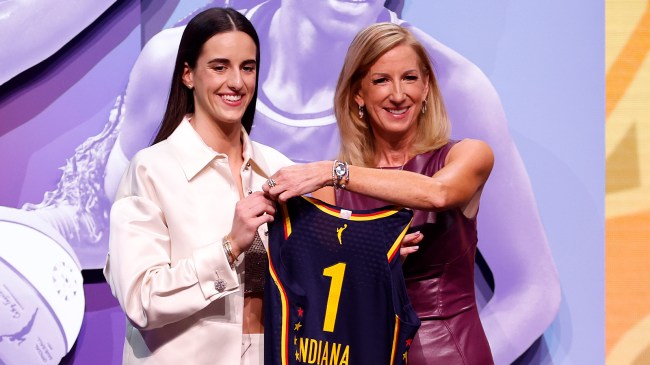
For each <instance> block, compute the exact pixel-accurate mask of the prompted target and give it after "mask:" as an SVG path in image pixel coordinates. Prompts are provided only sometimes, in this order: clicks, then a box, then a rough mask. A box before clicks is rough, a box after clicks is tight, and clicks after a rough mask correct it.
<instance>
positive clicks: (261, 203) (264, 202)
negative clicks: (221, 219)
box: [228, 191, 275, 257]
mask: <svg viewBox="0 0 650 365" xmlns="http://www.w3.org/2000/svg"><path fill="white" fill-rule="evenodd" d="M274 214H275V205H274V202H273V201H271V200H270V199H268V198H266V197H265V196H264V193H263V192H261V191H256V192H254V193H252V194H251V195H249V196H247V197H245V198H244V199H241V200H239V201H238V202H237V204H236V205H235V216H234V217H233V220H232V228H231V230H230V233H229V234H228V238H229V239H230V246H231V247H232V253H233V255H235V257H239V255H240V254H241V253H243V252H244V251H246V250H248V248H249V247H250V246H251V245H252V244H253V239H254V238H255V233H257V229H258V228H259V226H261V225H262V224H264V223H269V222H273V215H274Z"/></svg>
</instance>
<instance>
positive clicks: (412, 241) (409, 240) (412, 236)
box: [399, 231, 424, 262]
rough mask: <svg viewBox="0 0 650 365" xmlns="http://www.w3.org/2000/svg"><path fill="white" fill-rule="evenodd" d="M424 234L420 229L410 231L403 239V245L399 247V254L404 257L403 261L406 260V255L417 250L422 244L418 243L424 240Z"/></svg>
mask: <svg viewBox="0 0 650 365" xmlns="http://www.w3.org/2000/svg"><path fill="white" fill-rule="evenodd" d="M423 238H424V235H422V233H420V231H417V232H413V233H409V234H407V235H406V236H404V238H403V239H402V243H401V247H400V249H399V255H400V256H401V257H402V262H404V260H406V256H408V255H409V254H412V253H413V252H415V251H417V250H418V249H419V248H420V246H418V243H420V241H422V239H423Z"/></svg>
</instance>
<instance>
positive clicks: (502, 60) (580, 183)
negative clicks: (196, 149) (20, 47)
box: [0, 0, 609, 364]
mask: <svg viewBox="0 0 650 365" xmlns="http://www.w3.org/2000/svg"><path fill="white" fill-rule="evenodd" d="M260 3H261V1H253V0H247V1H243V0H240V1H215V2H206V1H182V2H181V1H165V2H153V1H144V0H125V1H116V2H114V3H112V2H110V1H104V2H102V3H100V2H97V3H94V5H92V6H90V7H92V8H93V9H90V10H88V11H85V12H78V13H71V14H69V16H70V17H71V18H72V19H77V20H78V21H76V22H72V23H74V24H75V26H74V27H72V26H71V27H69V28H71V29H52V30H50V31H49V32H46V33H44V34H45V36H47V37H45V38H46V40H45V42H46V43H47V44H50V45H51V46H52V47H51V48H54V49H53V50H52V51H48V52H45V50H43V47H35V50H34V51H33V52H32V54H33V57H24V58H18V59H19V60H23V59H24V62H18V63H17V65H15V66H12V68H11V69H7V71H6V72H5V74H3V77H4V79H3V80H2V81H1V82H2V84H1V85H0V169H1V170H2V171H3V174H2V177H1V178H0V179H1V181H2V186H3V189H2V191H0V205H2V206H3V209H2V210H0V221H3V222H9V223H11V224H14V225H20V226H26V227H44V226H46V227H48V229H49V230H48V232H50V238H53V239H54V240H55V241H56V242H64V243H61V245H62V247H63V245H66V244H67V245H69V247H71V248H72V250H73V251H74V256H76V258H78V264H77V266H76V269H77V270H79V269H84V271H83V275H84V282H85V285H84V293H85V298H86V310H85V313H84V318H83V325H82V326H81V329H80V331H79V334H78V338H77V341H76V344H75V347H74V348H73V349H72V351H71V352H70V354H68V356H67V357H66V358H65V359H64V360H63V362H64V363H79V364H82V363H87V362H88V361H93V362H94V363H97V362H98V361H99V362H101V361H106V363H107V364H109V363H111V364H112V363H119V362H120V358H121V349H122V341H123V331H124V323H123V322H124V319H123V315H122V313H121V311H120V309H119V307H118V306H117V303H116V301H115V300H114V299H113V298H112V296H111V295H110V291H109V289H108V287H107V286H106V284H105V283H104V282H103V280H102V276H101V272H99V271H98V270H97V268H100V267H101V266H102V265H103V260H104V257H105V255H106V247H107V246H106V238H107V237H106V230H105V229H106V226H107V221H106V216H107V215H106V214H107V209H108V207H110V200H111V191H112V189H114V184H115V181H116V179H117V178H119V175H121V171H123V168H124V166H125V164H126V163H127V161H128V158H129V157H131V156H132V154H133V153H134V152H135V151H137V149H139V148H141V147H144V146H145V145H147V144H148V143H149V141H150V136H151V134H152V133H153V130H154V128H155V125H156V124H157V122H158V120H159V115H161V114H162V111H161V110H160V105H161V104H162V103H164V102H165V100H164V98H165V97H166V95H165V93H166V88H167V87H166V86H165V85H166V82H167V80H168V76H167V79H166V78H165V77H166V76H165V75H169V72H170V68H171V62H170V61H169V59H170V54H171V55H172V56H173V54H175V49H174V47H175V45H176V44H177V42H178V36H179V34H180V33H179V32H178V31H177V30H174V28H175V27H176V26H179V25H180V26H182V24H183V21H184V19H186V17H187V16H189V15H190V14H192V13H193V12H195V11H196V10H198V9H201V8H203V7H204V6H209V5H212V6H214V5H224V4H226V5H230V6H233V7H235V8H238V9H247V10H246V13H247V14H248V16H249V17H251V19H252V20H253V22H254V24H255V25H256V27H257V28H258V31H259V32H260V34H261V38H262V39H263V49H262V51H263V59H262V68H261V69H260V73H261V78H260V82H261V83H262V84H261V86H262V90H263V91H264V92H263V93H262V94H263V95H262V96H261V99H260V101H261V102H258V106H259V105H261V107H260V108H259V111H258V117H257V119H256V123H258V124H256V127H255V129H254V130H253V137H255V138H257V139H258V140H261V141H264V142H265V143H268V144H271V145H275V146H276V147H277V148H279V149H281V150H283V151H284V152H285V153H287V154H288V155H289V156H290V157H293V158H294V159H296V160H311V159H319V158H329V157H332V156H331V153H333V152H332V151H335V150H336V143H337V139H336V137H335V130H334V129H333V124H332V123H333V118H332V115H331V95H332V93H333V87H334V82H335V79H336V77H337V76H338V69H339V68H340V64H341V62H342V58H343V54H344V52H345V49H346V48H347V42H349V40H350V39H351V37H352V35H354V33H356V31H358V29H360V28H361V27H362V26H363V25H364V24H369V23H370V22H374V21H393V22H402V21H406V22H407V23H406V24H407V26H409V27H411V29H413V31H414V32H416V34H417V36H418V38H420V39H421V41H422V42H424V43H425V44H426V45H427V48H428V49H429V51H430V53H431V54H432V57H433V59H434V64H435V65H434V66H435V67H436V72H437V73H438V76H439V78H440V80H441V88H442V91H443V95H444V97H445V101H446V102H447V104H448V107H449V109H450V114H451V116H452V124H453V126H454V133H453V134H454V137H455V138H463V137H474V138H482V139H485V140H487V141H488V142H489V143H490V144H491V145H492V146H493V148H494V149H495V155H496V163H497V165H496V166H495V171H494V173H493V176H492V178H491V180H490V185H489V186H488V187H487V188H486V192H485V193H484V200H483V203H482V207H481V213H480V215H479V222H480V225H481V227H480V232H481V233H480V243H479V248H480V250H481V253H482V259H481V260H479V262H477V265H478V268H479V269H480V270H478V271H479V273H480V274H479V275H477V288H478V289H479V291H480V293H481V295H480V297H481V301H482V302H481V303H480V304H481V307H482V310H481V317H482V319H483V321H484V323H485V327H486V332H487V334H488V337H489V340H490V344H491V346H492V347H493V351H494V352H495V359H496V360H497V361H498V363H504V364H507V363H512V362H515V363H520V364H563V363H589V364H596V363H602V362H603V354H604V351H605V350H604V341H603V339H604V319H603V312H604V304H603V303H604V296H603V283H604V271H603V262H604V257H603V249H602V247H603V228H602V227H603V223H604V222H603V217H604V204H603V196H602V191H603V190H604V178H603V172H604V165H603V161H602V159H601V158H599V157H598V158H595V157H594V156H603V151H602V149H603V147H602V142H601V141H603V140H604V131H603V128H602V127H601V126H602V125H603V115H602V110H603V107H604V95H603V92H602V91H603V90H604V78H603V75H602V74H603V72H602V70H603V69H604V64H603V44H604V40H603V24H604V9H603V6H602V5H603V4H602V3H596V4H594V3H592V2H588V1H586V0H580V1H577V2H573V3H571V4H565V3H560V2H555V1H551V2H547V3H544V4H519V3H516V2H510V1H505V0H499V1H493V2H491V3H490V4H477V3H476V2H471V1H467V0H462V1H456V2H452V3H448V2H430V1H422V0H421V1H416V0H412V1H409V0H406V1H387V2H386V4H385V6H386V7H388V8H389V9H390V10H391V11H389V10H387V9H385V8H384V2H383V1H378V0H377V1H371V0H368V1H361V2H355V3H348V2H344V1H334V0H329V1H325V0H323V1H313V2H309V5H308V6H307V5H305V3H304V2H298V1H290V0H285V1H270V2H266V3H264V4H262V5H261V6H258V5H259V4H260ZM596 5H598V6H596ZM35 8H38V6H37V5H32V7H31V8H29V9H35ZM10 10H11V9H10ZM91 10H92V11H91ZM52 11H54V10H52ZM57 11H62V12H65V10H57ZM280 13H281V14H283V16H284V18H282V19H284V22H278V23H281V25H284V26H285V28H278V29H276V32H272V31H271V30H272V29H274V28H272V27H274V25H273V23H272V20H273V16H274V14H280ZM12 14H17V13H15V12H14V13H12V12H11V11H5V12H3V8H0V24H1V25H0V27H2V26H5V28H2V29H3V32H2V34H3V35H4V36H3V37H0V47H1V48H2V50H13V47H14V45H13V43H14V42H12V39H13V38H11V37H10V36H6V35H8V34H14V33H15V34H20V31H21V30H22V29H25V28H29V25H31V24H33V23H32V22H36V21H38V20H37V19H36V18H34V17H32V18H29V17H17V16H14V18H13V19H14V20H15V22H14V25H12V23H11V22H7V19H9V20H11V19H12ZM308 25H311V26H312V28H311V29H312V30H313V31H312V32H310V33H309V34H310V35H311V37H312V38H309V39H308V40H307V41H304V42H301V43H300V44H302V45H303V47H296V46H295V44H297V43H296V42H293V43H292V41H295V40H296V39H295V37H296V36H298V37H302V36H303V35H302V34H301V33H299V32H296V31H295V29H310V28H304V26H308ZM166 28H170V30H168V31H165V32H163V33H162V34H161V35H158V36H155V35H156V34H157V33H158V32H159V31H160V30H162V29H166ZM278 34H280V36H277V35H278ZM305 34H306V33H305ZM35 37H37V38H39V39H40V38H43V37H44V36H43V35H40V36H39V35H35ZM150 40H151V42H150ZM23 43H25V42H23ZM27 43H29V42H27ZM36 44H37V43H36V41H34V45H36ZM291 44H293V45H294V46H292V47H287V45H291ZM145 45H146V47H145ZM265 47H266V48H265ZM283 47H284V48H283ZM0 53H1V54H7V52H0ZM28 53H29V52H28ZM3 64H4V63H3ZM608 77H609V76H608ZM278 80H282V82H277V81H278ZM278 136H282V137H284V138H282V139H279V138H278ZM286 136H293V139H289V142H287V143H280V141H282V142H284V141H287V140H288V139H287V138H286ZM313 141H319V143H320V145H319V148H318V149H314V148H313V147H310V145H313V143H312V142H313ZM305 151H306V152H305ZM301 156H302V157H301ZM608 156H609V150H608ZM608 188H609V182H608ZM43 230H45V228H43V229H42V230H41V232H42V231H43ZM52 231H53V232H52ZM42 233H43V232H42ZM23 239H24V238H23V237H21V236H20V235H18V234H12V235H4V236H3V237H0V244H1V245H7V246H11V245H21V242H22V240H23ZM0 252H2V251H0ZM8 265H9V266H10V265H11V262H8ZM560 297H561V301H560ZM4 308H5V309H6V308H7V306H6V305H5V307H4ZM2 310H3V307H0V311H2ZM3 318H4V317H1V316H0V319H3ZM3 324H4V322H3ZM3 335H4V334H3ZM0 351H2V347H0ZM100 354H101V356H100ZM4 359H5V358H3V357H2V352H0V360H4ZM5 362H7V361H5ZM7 363H10V362H7Z"/></svg>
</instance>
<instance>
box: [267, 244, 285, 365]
mask: <svg viewBox="0 0 650 365" xmlns="http://www.w3.org/2000/svg"><path fill="white" fill-rule="evenodd" d="M269 273H270V274H271V278H273V282H274V283H275V286H276V287H277V288H278V292H280V302H281V303H282V332H281V333H282V334H281V335H280V363H281V364H282V365H288V364H289V313H288V310H289V300H288V299H287V293H286V291H285V289H284V287H283V286H282V283H280V280H279V279H278V274H277V273H276V271H275V266H273V261H271V254H270V253H269Z"/></svg>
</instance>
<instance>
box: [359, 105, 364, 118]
mask: <svg viewBox="0 0 650 365" xmlns="http://www.w3.org/2000/svg"><path fill="white" fill-rule="evenodd" d="M359 119H363V105H359Z"/></svg>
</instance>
